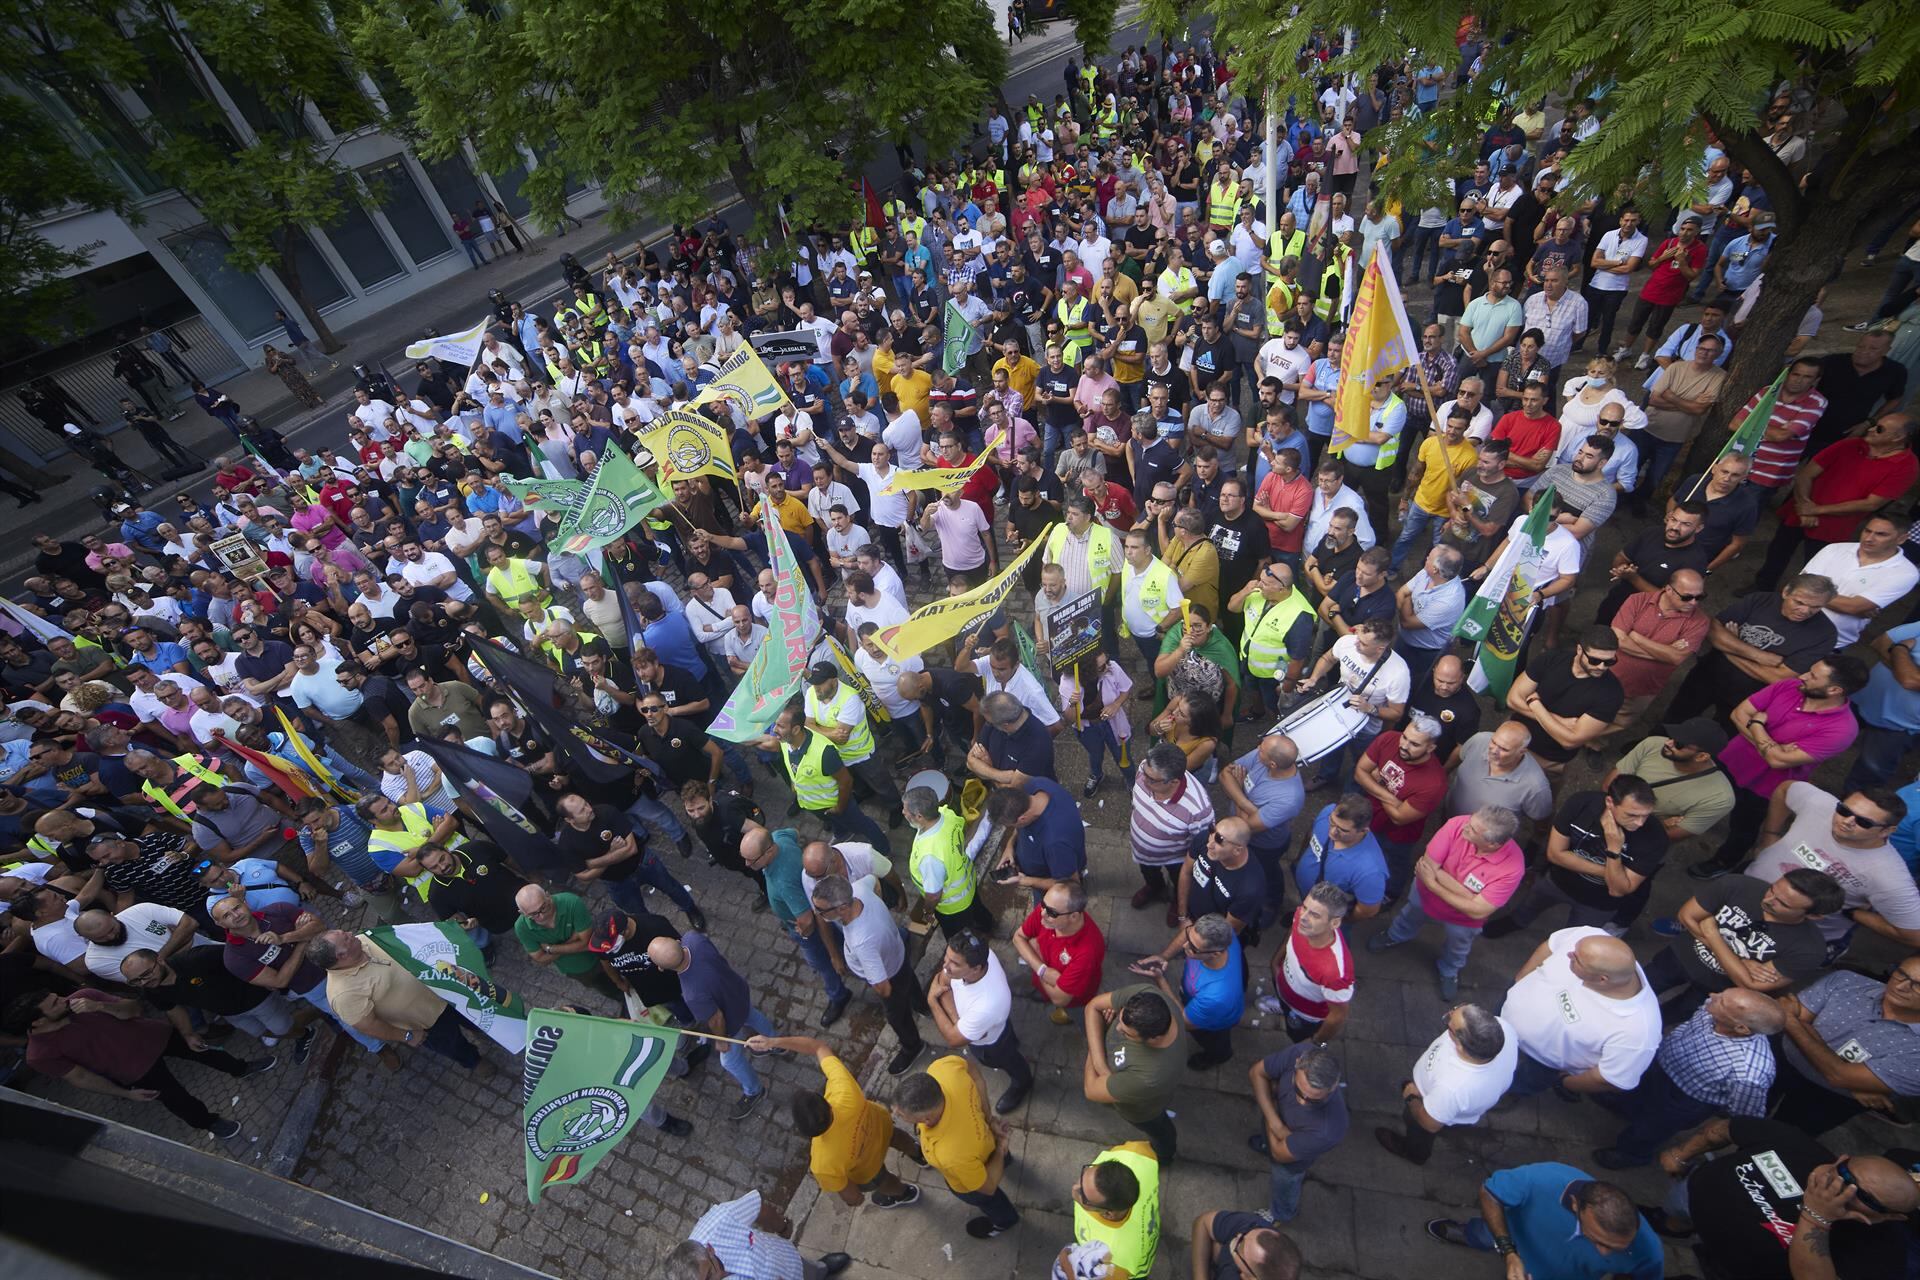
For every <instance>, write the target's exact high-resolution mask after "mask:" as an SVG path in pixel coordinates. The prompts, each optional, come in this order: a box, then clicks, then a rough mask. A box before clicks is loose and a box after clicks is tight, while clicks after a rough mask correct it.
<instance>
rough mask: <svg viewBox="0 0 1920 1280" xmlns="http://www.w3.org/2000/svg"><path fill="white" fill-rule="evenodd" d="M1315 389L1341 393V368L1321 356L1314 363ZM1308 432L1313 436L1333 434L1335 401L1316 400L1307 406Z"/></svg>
mask: <svg viewBox="0 0 1920 1280" xmlns="http://www.w3.org/2000/svg"><path fill="white" fill-rule="evenodd" d="M1313 389H1314V390H1315V391H1328V392H1332V393H1333V394H1334V395H1335V396H1338V395H1339V393H1340V366H1339V365H1337V364H1335V363H1334V362H1333V361H1331V360H1329V359H1327V358H1326V357H1325V356H1321V357H1320V358H1319V359H1318V360H1315V361H1314V362H1313ZM1307 431H1308V433H1309V434H1311V435H1316V436H1331V435H1332V434H1333V401H1332V400H1315V401H1312V402H1311V403H1309V404H1308V405H1307Z"/></svg>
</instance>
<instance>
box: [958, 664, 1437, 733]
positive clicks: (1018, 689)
mask: <svg viewBox="0 0 1920 1280" xmlns="http://www.w3.org/2000/svg"><path fill="white" fill-rule="evenodd" d="M1401 665H1402V666H1405V665H1406V664H1405V663H1402V664H1401ZM973 671H974V674H975V675H977V676H979V677H980V684H981V686H982V693H981V697H983V698H984V697H985V696H986V695H987V694H989V693H1000V692H1003V691H1004V692H1006V693H1010V694H1012V695H1013V696H1014V697H1016V698H1018V699H1019V700H1020V705H1021V706H1023V707H1025V708H1026V709H1027V710H1028V711H1030V712H1032V713H1033V718H1034V719H1035V720H1038V721H1039V722H1040V723H1041V724H1044V725H1046V726H1047V727H1048V728H1052V727H1053V726H1054V725H1056V724H1059V723H1060V713H1059V712H1058V711H1055V710H1054V709H1053V703H1051V702H1049V701H1048V700H1047V691H1046V690H1045V689H1043V688H1042V687H1041V686H1040V682H1039V681H1038V680H1036V679H1035V678H1034V675H1033V672H1031V671H1029V670H1027V669H1026V668H1025V667H1015V668H1014V669H1013V679H1011V680H1009V681H1007V682H1006V683H1005V684H1001V683H1000V680H999V677H997V676H995V675H994V674H993V666H992V665H991V664H990V663H989V662H988V661H987V660H986V658H985V657H984V656H982V657H981V658H980V659H979V660H978V661H977V662H976V663H975V664H974V669H973Z"/></svg>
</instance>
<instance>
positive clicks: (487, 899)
mask: <svg viewBox="0 0 1920 1280" xmlns="http://www.w3.org/2000/svg"><path fill="white" fill-rule="evenodd" d="M453 857H454V862H455V863H456V864H457V865H458V867H459V873H458V874H457V875H451V876H444V877H443V876H435V877H434V880H433V893H432V895H431V896H430V897H429V898H428V899H427V904H428V905H429V906H431V907H432V908H433V910H434V911H435V912H436V913H437V914H438V915H439V917H440V918H441V919H442V920H451V919H452V918H453V917H454V916H472V917H473V918H474V919H475V920H478V921H479V922H480V927H481V928H483V929H487V930H490V931H491V932H493V933H505V932H507V931H508V930H509V929H512V928H513V922H514V921H515V920H517V919H519V917H520V909H519V908H518V907H516V906H514V905H513V896H514V895H515V894H517V893H519V892H520V891H521V890H522V889H524V888H526V887H527V882H526V881H525V880H522V879H521V878H520V877H519V876H518V875H516V874H515V873H514V871H513V869H512V868H510V867H508V866H507V857H506V855H505V854H504V853H502V852H501V851H500V848H499V846H498V845H495V844H493V843H491V842H489V841H485V840H473V841H469V842H468V843H466V844H463V845H461V846H460V847H459V848H458V849H455V850H454V851H453Z"/></svg>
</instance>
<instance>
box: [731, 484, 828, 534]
mask: <svg viewBox="0 0 1920 1280" xmlns="http://www.w3.org/2000/svg"><path fill="white" fill-rule="evenodd" d="M765 501H766V499H765V498H762V499H760V502H756V503H754V504H753V510H751V511H749V512H747V518H748V519H750V520H751V519H754V518H755V517H757V516H758V515H759V514H760V504H761V503H762V502H765ZM774 514H775V515H777V516H779V517H780V527H781V528H782V529H785V530H786V531H787V532H788V533H802V534H803V533H805V532H806V531H807V530H808V529H811V528H812V527H813V516H812V514H811V513H810V512H808V510H807V504H806V503H804V502H802V501H801V500H800V499H799V498H798V497H796V496H795V495H794V494H791V493H789V494H788V495H787V496H786V498H785V500H784V501H782V502H781V503H780V505H779V507H778V508H776V509H775V511H774Z"/></svg>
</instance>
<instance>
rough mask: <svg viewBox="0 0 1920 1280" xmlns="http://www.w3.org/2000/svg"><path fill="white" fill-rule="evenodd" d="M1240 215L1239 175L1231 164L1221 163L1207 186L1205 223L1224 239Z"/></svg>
mask: <svg viewBox="0 0 1920 1280" xmlns="http://www.w3.org/2000/svg"><path fill="white" fill-rule="evenodd" d="M1239 216H1240V175H1239V174H1238V173H1236V172H1235V171H1234V168H1233V166H1232V165H1230V164H1229V165H1222V166H1221V169H1220V172H1219V174H1217V175H1216V176H1215V177H1214V180H1213V183H1212V185H1210V186H1209V187H1208V188H1207V225H1209V226H1210V227H1212V228H1213V234H1214V235H1215V236H1217V237H1219V238H1221V239H1225V238H1226V236H1227V234H1228V233H1229V232H1231V231H1232V230H1233V223H1234V219H1236V218H1238V217H1239Z"/></svg>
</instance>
